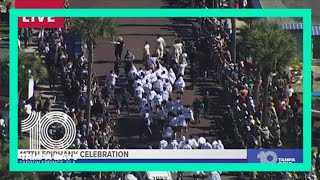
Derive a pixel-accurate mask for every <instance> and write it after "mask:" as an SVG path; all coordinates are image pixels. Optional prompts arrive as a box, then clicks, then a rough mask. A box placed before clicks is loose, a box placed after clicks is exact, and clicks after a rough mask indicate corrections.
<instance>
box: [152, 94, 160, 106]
mask: <svg viewBox="0 0 320 180" xmlns="http://www.w3.org/2000/svg"><path fill="white" fill-rule="evenodd" d="M152 103H153V106H154V107H157V106H160V105H161V103H162V96H161V94H157V95H156V96H154V98H153V100H152Z"/></svg>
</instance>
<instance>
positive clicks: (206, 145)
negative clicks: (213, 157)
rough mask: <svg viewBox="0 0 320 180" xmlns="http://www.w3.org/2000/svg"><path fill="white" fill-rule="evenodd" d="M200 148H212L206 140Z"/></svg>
mask: <svg viewBox="0 0 320 180" xmlns="http://www.w3.org/2000/svg"><path fill="white" fill-rule="evenodd" d="M202 149H212V145H211V144H210V143H209V142H208V141H207V142H206V143H205V144H204V145H203V147H202Z"/></svg>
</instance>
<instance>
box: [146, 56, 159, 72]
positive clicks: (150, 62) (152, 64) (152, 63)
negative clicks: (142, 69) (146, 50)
mask: <svg viewBox="0 0 320 180" xmlns="http://www.w3.org/2000/svg"><path fill="white" fill-rule="evenodd" d="M147 57H148V60H147V65H148V70H150V69H151V70H153V71H154V70H155V69H156V66H157V58H156V57H149V56H147Z"/></svg>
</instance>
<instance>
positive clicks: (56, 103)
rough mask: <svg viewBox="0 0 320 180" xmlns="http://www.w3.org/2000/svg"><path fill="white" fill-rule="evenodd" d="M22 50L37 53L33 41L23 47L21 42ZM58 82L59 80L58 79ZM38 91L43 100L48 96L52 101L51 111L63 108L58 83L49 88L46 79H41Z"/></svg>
mask: <svg viewBox="0 0 320 180" xmlns="http://www.w3.org/2000/svg"><path fill="white" fill-rule="evenodd" d="M21 47H22V52H25V53H37V46H36V45H35V44H34V43H31V45H30V46H29V47H28V48H26V49H25V48H23V47H24V46H23V44H21ZM58 82H59V81H58ZM37 89H38V91H37V92H36V94H39V95H40V96H41V100H42V101H43V102H44V99H45V98H49V99H51V100H53V101H51V102H52V104H51V110H52V111H62V110H63V101H64V94H63V92H62V86H61V85H60V84H56V85H55V88H50V87H49V84H48V80H47V79H46V80H42V81H40V82H39V83H38V84H37Z"/></svg>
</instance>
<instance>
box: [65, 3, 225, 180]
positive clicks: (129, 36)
mask: <svg viewBox="0 0 320 180" xmlns="http://www.w3.org/2000/svg"><path fill="white" fill-rule="evenodd" d="M70 6H71V7H72V8H75V7H77V8H85V7H86V8H96V7H100V8H102V7H105V8H110V7H112V8H124V7H130V8H133V7H136V8H137V7H140V8H143V7H148V8H159V7H163V8H164V7H177V6H176V5H175V4H174V1H171V2H168V1H161V0H152V1H150V0H122V1H117V0H92V1H90V2H88V1H82V0H71V1H70ZM115 23H116V24H117V25H118V30H119V32H118V33H119V35H120V36H122V37H123V38H124V41H125V48H126V49H129V50H131V51H132V52H133V53H134V54H135V55H136V59H138V64H140V65H141V60H140V59H141V58H142V48H143V46H144V42H145V41H146V40H147V41H148V42H149V43H150V46H151V51H153V50H154V48H155V41H156V38H157V34H160V35H161V36H163V37H164V38H165V40H166V42H167V44H168V45H172V44H173V42H174V38H175V36H174V35H175V33H177V34H178V35H182V38H187V37H188V35H190V33H191V27H190V23H189V22H188V20H187V19H169V18H154V19H150V18H121V19H120V18H119V19H115ZM178 29H179V30H178ZM177 30H178V31H177ZM114 59H115V58H114V56H113V46H112V45H111V44H110V43H108V41H107V40H105V39H98V40H97V46H96V51H95V60H94V67H93V68H94V71H95V73H96V77H98V78H99V79H100V80H101V82H103V80H104V79H105V76H106V74H107V73H108V72H109V71H110V70H111V69H112V68H113V63H114ZM139 60H140V61H139ZM188 85H190V84H189V83H187V86H188ZM212 86H214V84H212V83H207V82H202V84H201V87H206V88H213V87H212ZM199 91H201V89H200V88H199V87H196V88H195V89H194V90H187V91H186V93H185V94H184V96H183V102H184V104H190V103H192V101H193V99H194V95H195V94H199ZM123 114H124V115H122V116H121V118H120V119H119V120H118V123H117V127H116V128H117V135H118V137H119V138H120V140H121V142H122V143H124V144H128V142H135V143H139V144H146V145H152V146H156V145H158V143H159V140H160V139H159V138H160V136H159V134H156V135H155V137H154V140H153V141H146V142H142V143H141V142H139V141H138V134H139V131H140V130H141V129H140V128H141V125H142V124H141V123H142V121H141V120H139V117H138V116H136V114H134V113H133V114H132V113H131V114H130V115H126V112H124V113H123ZM214 124H215V121H214V120H203V121H202V123H201V124H200V125H197V126H192V127H191V128H190V130H189V131H188V133H187V134H186V135H188V134H195V135H197V136H204V137H209V134H208V132H209V126H210V125H214ZM127 127H130V129H128V128H127ZM211 137H212V135H211ZM188 174H189V173H186V175H188ZM228 178H229V176H224V179H228ZM184 179H188V178H187V177H185V178H184Z"/></svg>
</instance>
